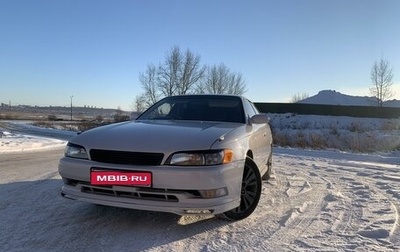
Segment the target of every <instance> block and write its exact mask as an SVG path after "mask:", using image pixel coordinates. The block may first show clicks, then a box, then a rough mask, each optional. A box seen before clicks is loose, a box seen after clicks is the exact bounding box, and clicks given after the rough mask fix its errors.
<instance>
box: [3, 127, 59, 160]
mask: <svg viewBox="0 0 400 252" xmlns="http://www.w3.org/2000/svg"><path fill="white" fill-rule="evenodd" d="M0 134H1V135H2V137H1V138H0V154H3V153H10V152H21V151H36V150H44V149H50V148H56V147H62V146H65V144H66V141H64V140H58V139H54V138H46V137H37V136H31V135H22V134H15V133H10V132H8V131H2V132H0Z"/></svg>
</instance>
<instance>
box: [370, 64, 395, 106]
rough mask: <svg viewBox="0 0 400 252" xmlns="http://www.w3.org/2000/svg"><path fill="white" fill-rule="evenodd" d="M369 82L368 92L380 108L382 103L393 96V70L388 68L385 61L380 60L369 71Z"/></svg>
mask: <svg viewBox="0 0 400 252" xmlns="http://www.w3.org/2000/svg"><path fill="white" fill-rule="evenodd" d="M371 81H372V87H371V88H370V92H371V94H372V95H374V96H376V98H377V99H378V106H379V107H382V105H383V102H384V101H386V100H388V99H390V98H391V97H392V96H393V95H394V92H393V90H392V85H393V68H391V67H390V65H389V62H388V61H387V60H384V59H382V58H381V59H380V61H375V63H374V65H373V66H372V69H371Z"/></svg>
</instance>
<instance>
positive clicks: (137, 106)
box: [133, 94, 151, 112]
mask: <svg viewBox="0 0 400 252" xmlns="http://www.w3.org/2000/svg"><path fill="white" fill-rule="evenodd" d="M150 105H151V104H149V102H148V100H147V99H146V96H145V95H144V94H141V95H137V96H136V98H135V101H134V104H133V110H134V111H135V112H143V111H145V110H146V108H148V107H149V106H150Z"/></svg>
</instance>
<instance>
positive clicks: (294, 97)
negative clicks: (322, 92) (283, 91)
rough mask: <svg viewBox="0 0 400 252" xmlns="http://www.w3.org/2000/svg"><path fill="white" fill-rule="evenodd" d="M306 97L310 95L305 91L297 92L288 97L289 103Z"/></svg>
mask: <svg viewBox="0 0 400 252" xmlns="http://www.w3.org/2000/svg"><path fill="white" fill-rule="evenodd" d="M308 97H310V96H309V95H308V94H307V93H302V94H300V93H297V94H295V95H293V96H292V98H291V99H290V102H291V103H297V102H299V101H302V100H304V99H307V98H308Z"/></svg>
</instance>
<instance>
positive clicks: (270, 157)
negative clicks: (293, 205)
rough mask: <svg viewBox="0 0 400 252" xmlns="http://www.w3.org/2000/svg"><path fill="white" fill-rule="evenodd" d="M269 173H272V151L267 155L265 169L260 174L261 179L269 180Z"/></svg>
mask: <svg viewBox="0 0 400 252" xmlns="http://www.w3.org/2000/svg"><path fill="white" fill-rule="evenodd" d="M271 174H272V151H271V153H270V154H269V157H268V160H267V171H266V172H265V173H264V175H263V176H262V180H269V179H270V178H271Z"/></svg>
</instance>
